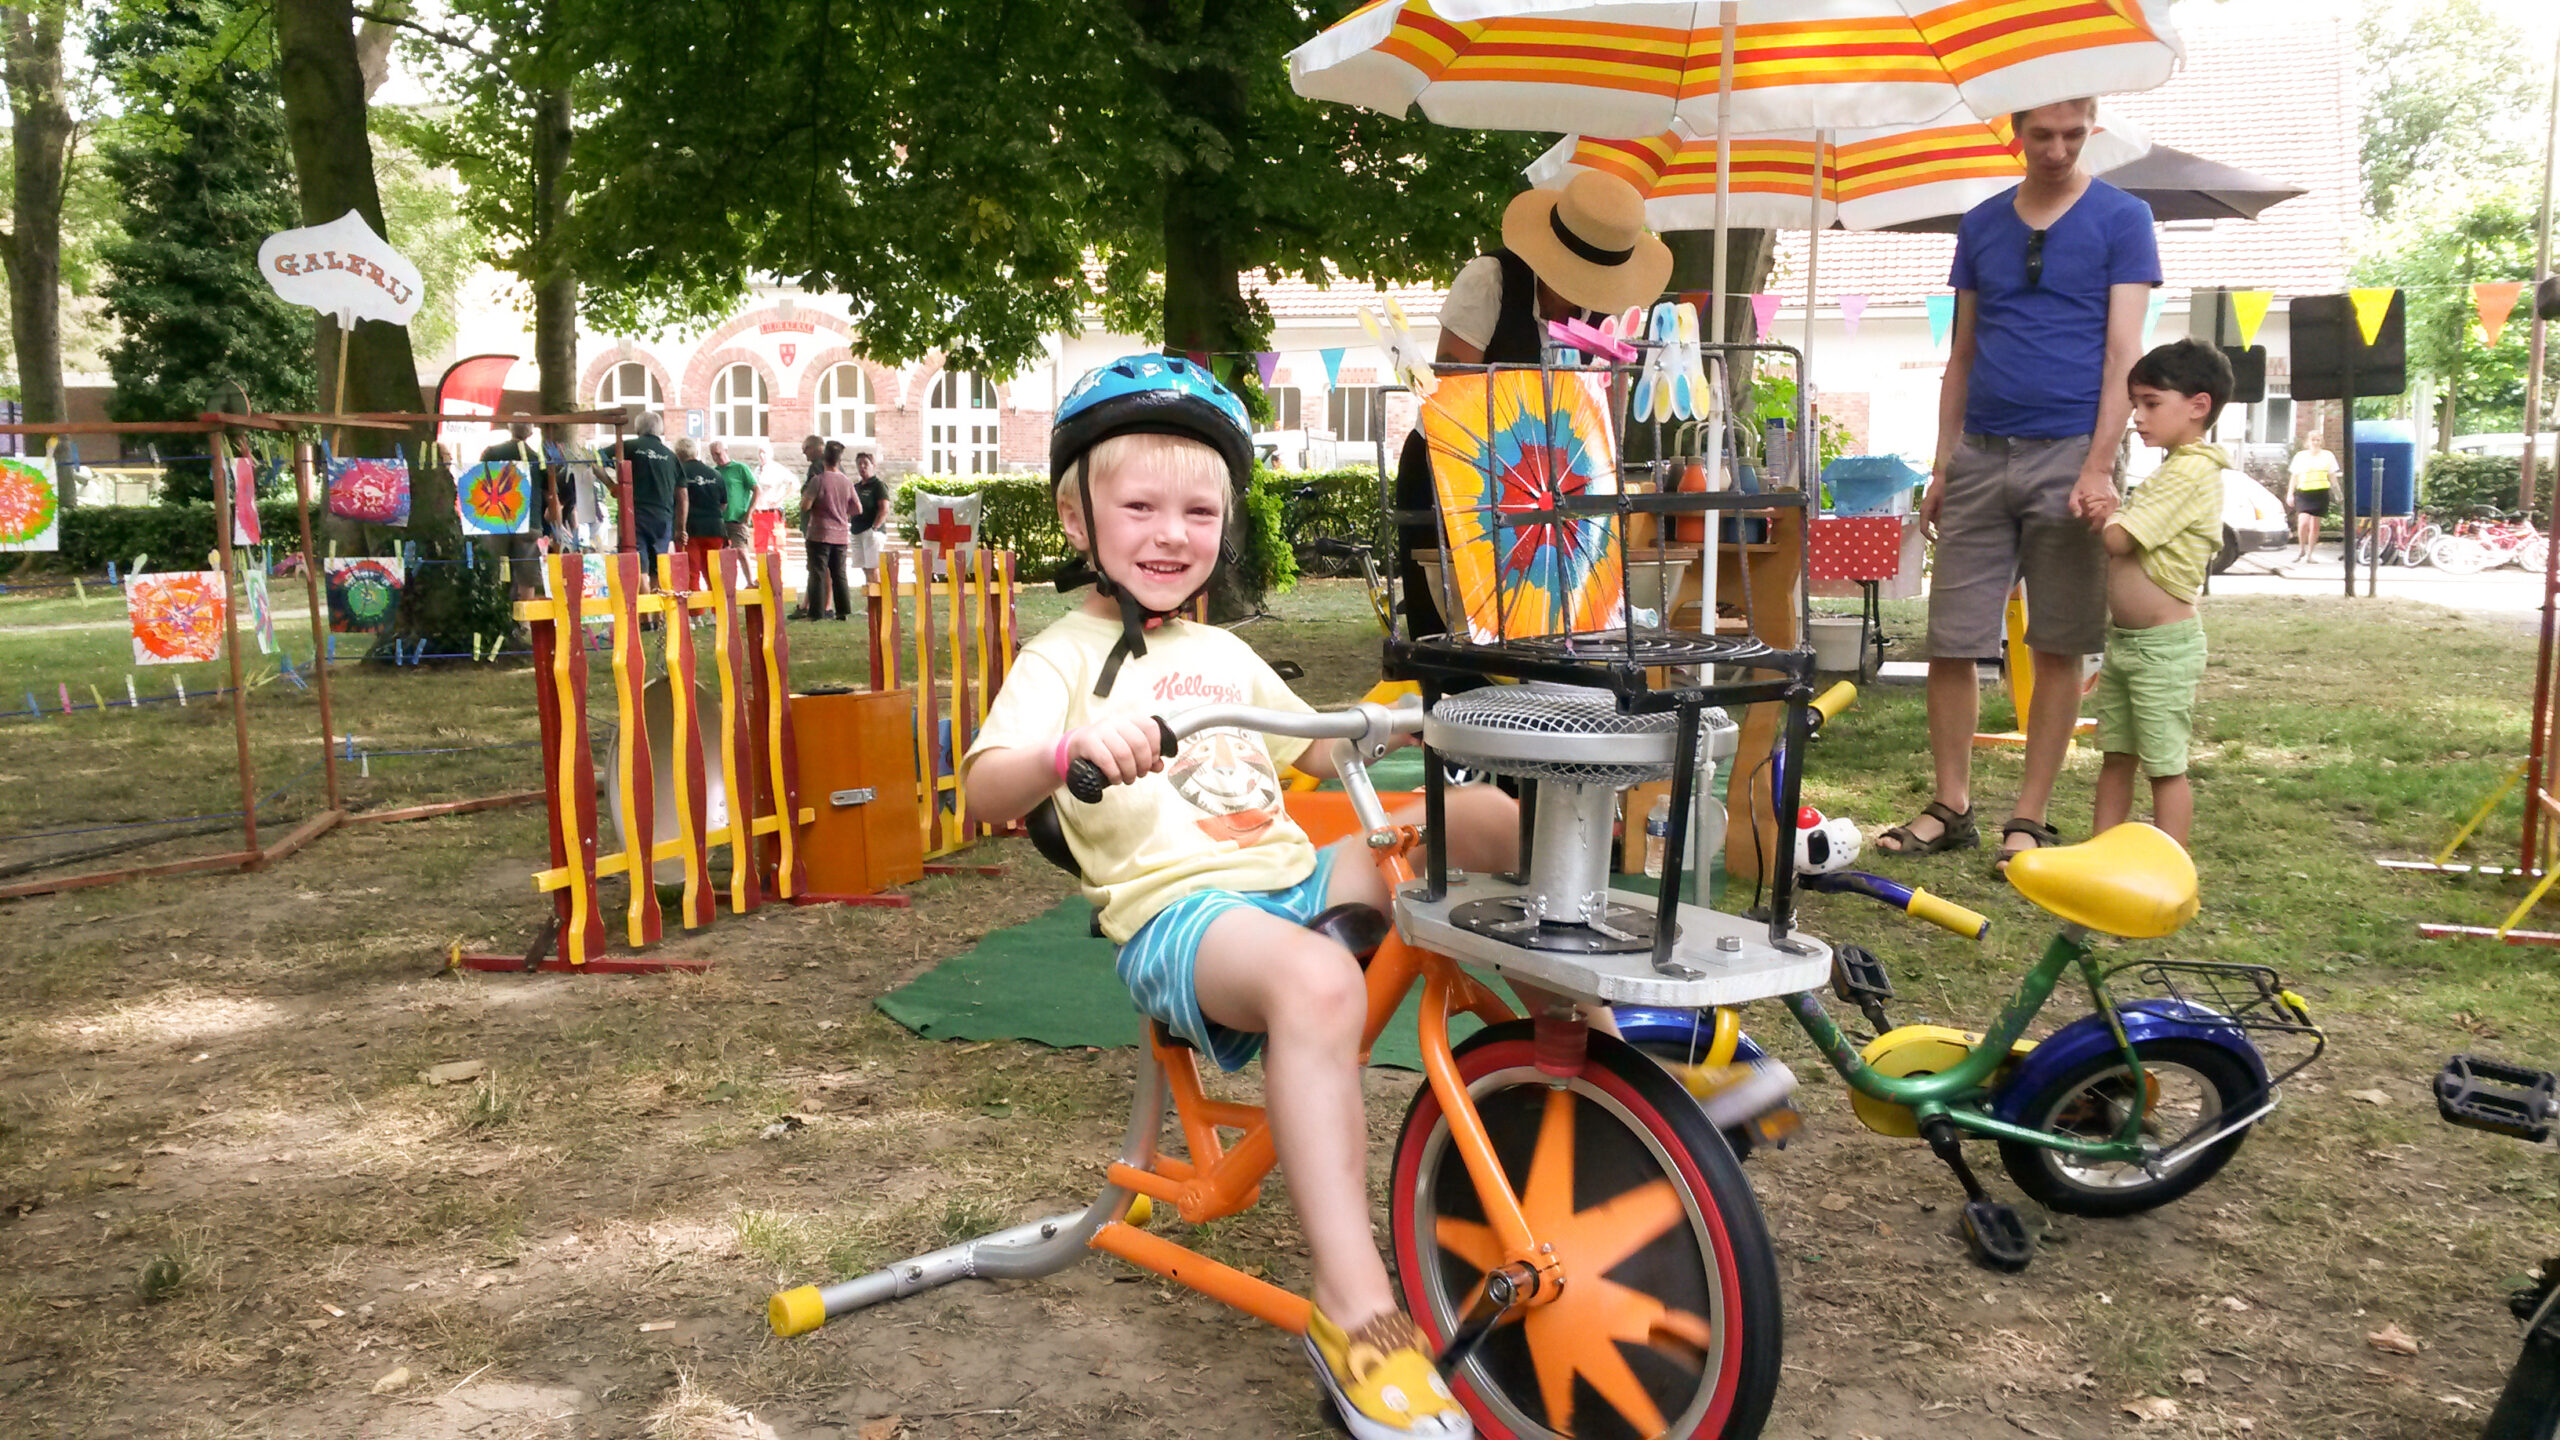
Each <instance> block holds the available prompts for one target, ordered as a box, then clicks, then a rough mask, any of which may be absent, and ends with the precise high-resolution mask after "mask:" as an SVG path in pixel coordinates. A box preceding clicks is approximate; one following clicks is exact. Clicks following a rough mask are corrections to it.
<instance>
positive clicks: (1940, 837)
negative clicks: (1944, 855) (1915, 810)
mask: <svg viewBox="0 0 2560 1440" xmlns="http://www.w3.org/2000/svg"><path fill="white" fill-rule="evenodd" d="M1920 815H1921V817H1922V818H1923V819H1929V820H1935V821H1937V822H1938V833H1937V834H1936V835H1935V836H1932V837H1931V838H1929V839H1927V840H1923V839H1921V838H1920V837H1919V836H1917V835H1914V834H1912V833H1911V827H1910V826H1908V825H1896V826H1893V827H1891V828H1890V829H1887V830H1886V831H1884V832H1883V833H1882V834H1880V835H1878V836H1876V842H1877V845H1878V847H1879V848H1880V849H1881V850H1882V853H1884V854H1887V855H1936V854H1939V853H1940V852H1942V851H1947V850H1970V849H1972V848H1973V847H1974V846H1976V845H1979V844H1981V843H1982V832H1981V831H1980V830H1978V829H1976V828H1974V824H1973V812H1972V811H1970V810H1965V811H1961V812H1959V811H1955V810H1950V809H1948V808H1947V807H1946V806H1945V805H1943V804H1941V803H1940V802H1938V801H1935V800H1932V801H1930V802H1929V803H1928V804H1926V805H1924V806H1922V807H1920ZM1887 840H1890V841H1892V842H1893V844H1892V846H1891V847H1890V848H1884V846H1883V842H1885V841H1887Z"/></svg>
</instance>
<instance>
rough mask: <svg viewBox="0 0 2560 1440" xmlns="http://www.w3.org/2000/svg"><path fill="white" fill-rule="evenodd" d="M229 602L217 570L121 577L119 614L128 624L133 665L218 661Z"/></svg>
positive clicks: (179, 571)
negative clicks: (122, 589) (123, 614)
mask: <svg viewBox="0 0 2560 1440" xmlns="http://www.w3.org/2000/svg"><path fill="white" fill-rule="evenodd" d="M229 598H230V597H229V593H228V591H227V590H226V588H225V587H224V585H223V583H222V572H221V571H219V570H169V571H162V572H158V573H155V574H149V575H133V576H128V577H126V579H125V582H124V609H125V614H126V616H127V617H128V618H130V619H131V620H132V622H133V663H134V664H136V665H189V664H193V663H195V662H197V661H200V660H212V659H215V658H217V657H219V656H220V655H221V654H222V630H223V625H224V623H225V616H226V609H225V602H226V601H227V600H228V599H229Z"/></svg>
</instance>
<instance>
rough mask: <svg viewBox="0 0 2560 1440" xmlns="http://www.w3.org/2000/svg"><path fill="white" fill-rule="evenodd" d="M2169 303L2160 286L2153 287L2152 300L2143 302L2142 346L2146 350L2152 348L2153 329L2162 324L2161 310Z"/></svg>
mask: <svg viewBox="0 0 2560 1440" xmlns="http://www.w3.org/2000/svg"><path fill="white" fill-rule="evenodd" d="M2168 303H2169V297H2168V296H2167V295H2164V294H2162V293H2161V291H2160V287H2159V286H2157V285H2154V286H2152V287H2151V298H2150V299H2148V300H2146V301H2144V302H2142V344H2143V348H2145V349H2149V348H2150V346H2151V330H2152V327H2153V326H2156V325H2158V324H2159V323H2160V310H2161V307H2163V306H2165V305H2167V304H2168Z"/></svg>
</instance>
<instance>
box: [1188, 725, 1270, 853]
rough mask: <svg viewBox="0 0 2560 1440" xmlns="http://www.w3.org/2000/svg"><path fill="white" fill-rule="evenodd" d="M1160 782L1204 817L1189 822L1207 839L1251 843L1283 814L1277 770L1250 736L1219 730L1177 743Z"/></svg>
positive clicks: (1259, 837) (1264, 833)
mask: <svg viewBox="0 0 2560 1440" xmlns="http://www.w3.org/2000/svg"><path fill="white" fill-rule="evenodd" d="M1165 778H1166V779H1167V780H1170V781H1172V782H1173V790H1174V793H1175V794H1177V795H1180V796H1181V797H1182V798H1183V799H1185V800H1187V801H1189V802H1190V803H1191V805H1192V806H1193V808H1195V809H1198V810H1200V811H1203V812H1204V813H1203V814H1202V816H1201V817H1200V818H1199V819H1198V820H1195V821H1193V822H1192V823H1193V824H1195V825H1198V826H1199V827H1200V831H1201V833H1202V834H1205V835H1207V836H1208V837H1209V838H1210V839H1212V840H1231V841H1233V842H1235V843H1236V844H1238V845H1251V844H1254V843H1256V842H1258V841H1259V840H1261V839H1262V837H1263V836H1264V835H1266V834H1268V833H1269V832H1270V830H1271V826H1272V823H1273V822H1274V821H1276V820H1278V819H1279V818H1280V815H1281V813H1282V808H1281V799H1280V771H1279V769H1278V767H1276V766H1274V765H1273V764H1272V763H1271V757H1270V756H1269V755H1267V754H1265V753H1264V752H1263V749H1262V746H1261V745H1260V744H1258V743H1257V742H1256V741H1255V740H1254V737H1253V736H1251V735H1249V734H1247V733H1246V732H1244V731H1242V730H1237V729H1233V728H1227V727H1221V728H1219V729H1215V730H1203V731H1201V732H1200V733H1199V734H1197V735H1193V736H1191V737H1189V738H1187V739H1185V740H1184V741H1183V742H1182V748H1181V750H1180V751H1178V752H1177V753H1176V754H1175V755H1174V757H1173V762H1172V763H1171V764H1169V765H1167V766H1166V767H1165Z"/></svg>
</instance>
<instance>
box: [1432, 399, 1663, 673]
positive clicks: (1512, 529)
mask: <svg viewBox="0 0 2560 1440" xmlns="http://www.w3.org/2000/svg"><path fill="white" fill-rule="evenodd" d="M1603 380H1604V377H1603V376H1601V375H1600V374H1599V373H1597V372H1592V373H1583V372H1578V371H1573V372H1560V371H1539V370H1495V371H1492V372H1491V373H1488V374H1473V375H1453V376H1447V377H1444V378H1442V380H1441V381H1440V385H1439V388H1438V389H1436V390H1435V391H1434V392H1433V393H1432V395H1431V398H1430V399H1429V400H1428V401H1426V402H1425V403H1424V405H1423V407H1422V433H1423V436H1424V439H1425V441H1426V442H1427V443H1428V444H1429V446H1430V451H1431V481H1432V487H1433V489H1434V490H1435V491H1436V492H1437V494H1438V496H1439V500H1440V523H1441V530H1442V534H1443V535H1444V537H1445V539H1446V546H1445V550H1444V554H1445V556H1446V560H1445V562H1444V563H1446V564H1447V565H1448V566H1449V567H1450V571H1451V581H1450V583H1451V585H1452V586H1453V587H1454V588H1455V589H1456V591H1457V594H1458V601H1459V609H1460V610H1462V611H1463V612H1464V617H1465V624H1466V627H1467V638H1468V639H1470V640H1472V641H1474V642H1475V643H1477V644H1479V645H1482V644H1490V643H1492V642H1494V641H1497V640H1515V639H1523V638H1527V637H1530V636H1536V635H1557V634H1565V633H1579V632H1584V631H1592V630H1604V629H1608V628H1610V627H1612V626H1617V625H1622V624H1624V623H1625V622H1626V566H1625V564H1624V563H1623V556H1622V554H1621V552H1620V536H1619V534H1618V522H1617V518H1616V517H1615V516H1614V515H1589V516H1559V515H1553V514H1552V513H1551V512H1552V511H1553V510H1554V508H1555V502H1556V501H1557V500H1559V499H1564V498H1570V497H1578V496H1581V495H1584V494H1592V495H1606V494H1613V493H1615V491H1616V489H1617V483H1618V482H1617V458H1616V457H1617V453H1618V448H1617V439H1616V436H1615V435H1614V434H1613V433H1612V430H1611V427H1610V424H1609V406H1608V398H1607V392H1606V391H1605V390H1604V389H1603V388H1602V385H1603ZM1541 515H1543V518H1536V519H1525V520H1524V519H1520V518H1519V517H1524V516H1541Z"/></svg>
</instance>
